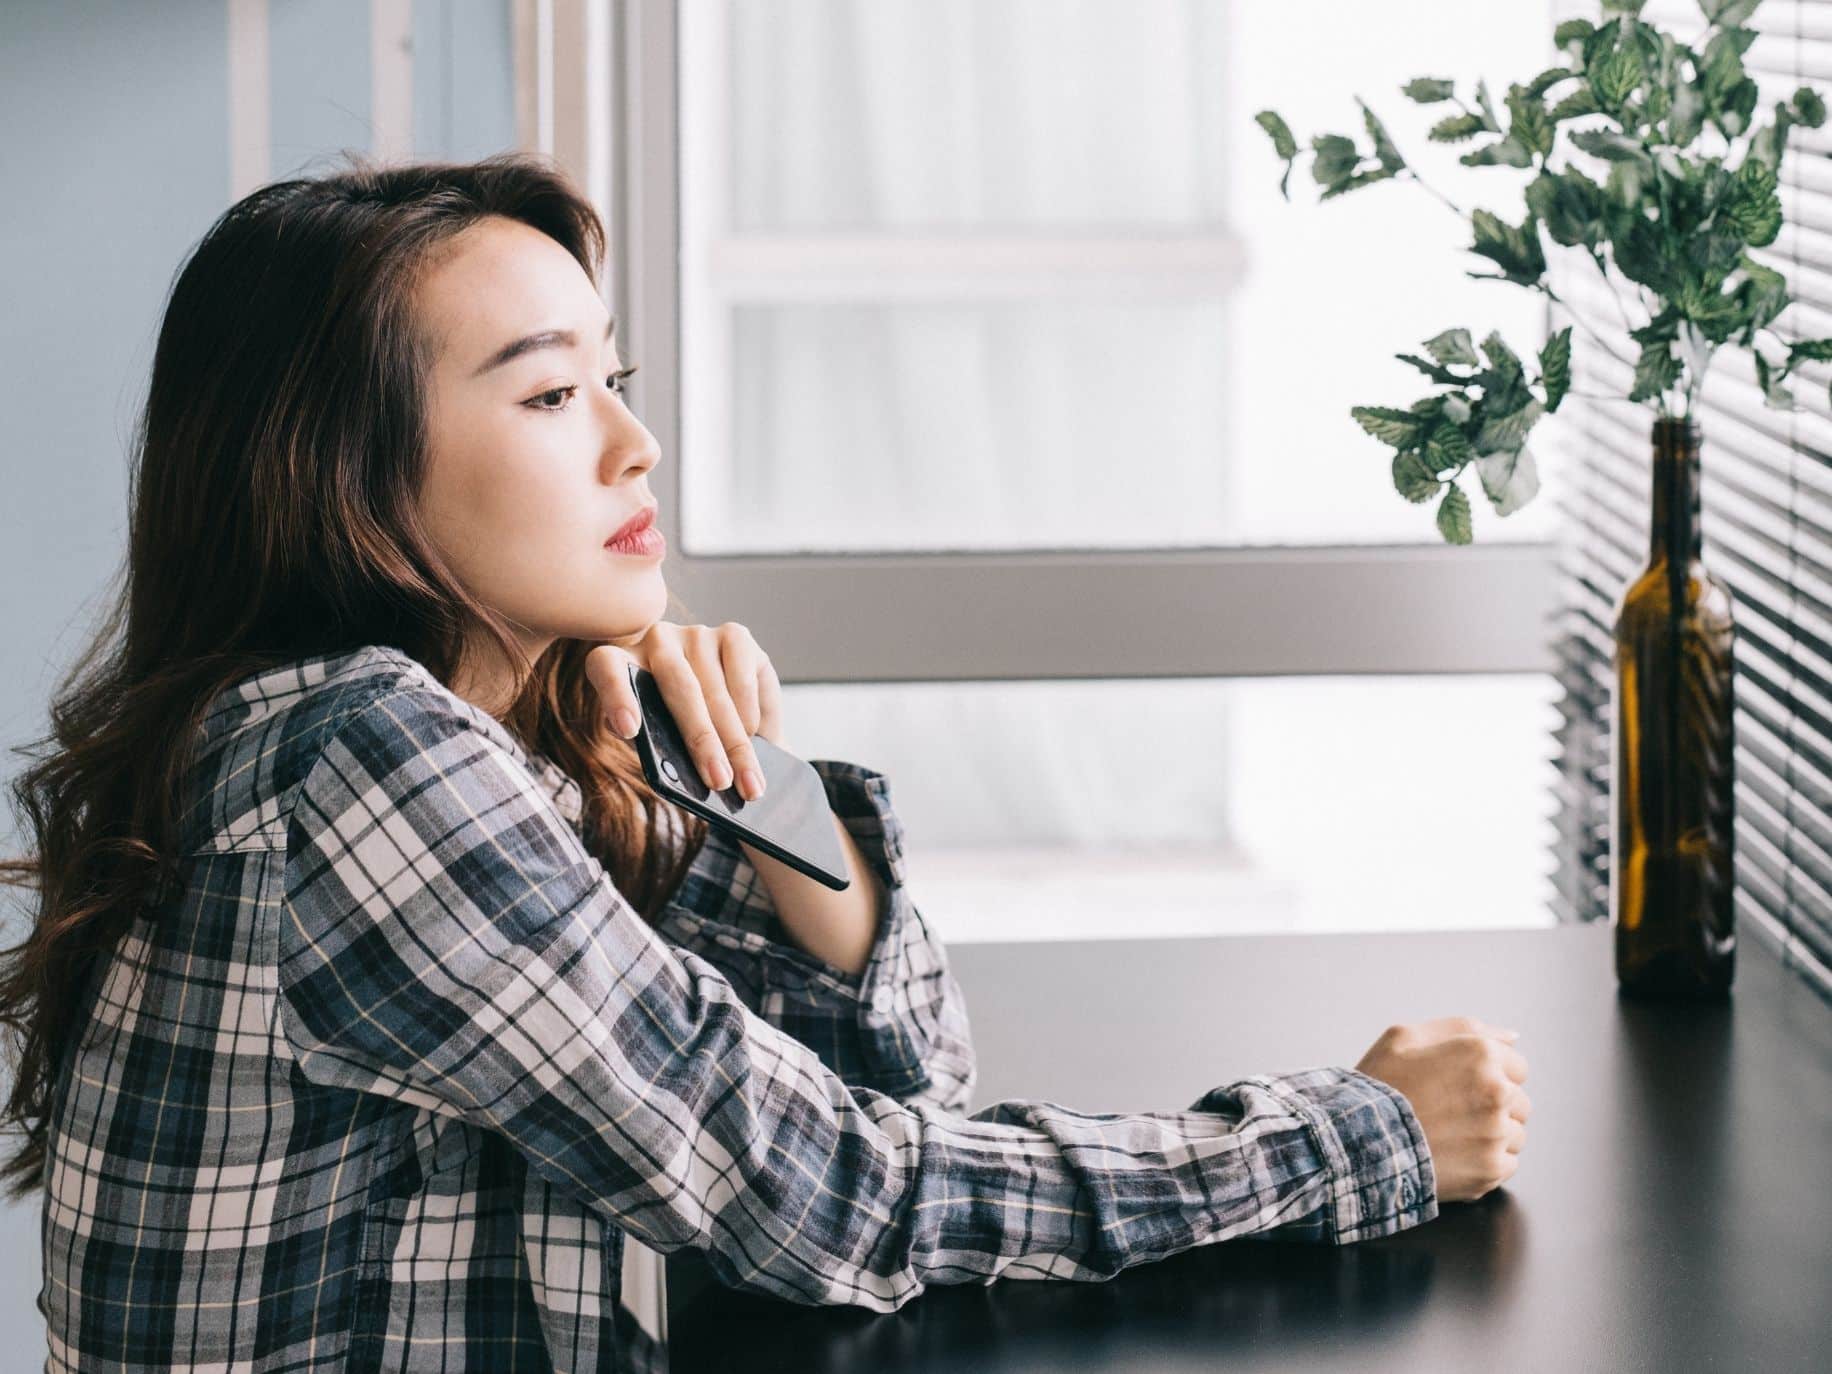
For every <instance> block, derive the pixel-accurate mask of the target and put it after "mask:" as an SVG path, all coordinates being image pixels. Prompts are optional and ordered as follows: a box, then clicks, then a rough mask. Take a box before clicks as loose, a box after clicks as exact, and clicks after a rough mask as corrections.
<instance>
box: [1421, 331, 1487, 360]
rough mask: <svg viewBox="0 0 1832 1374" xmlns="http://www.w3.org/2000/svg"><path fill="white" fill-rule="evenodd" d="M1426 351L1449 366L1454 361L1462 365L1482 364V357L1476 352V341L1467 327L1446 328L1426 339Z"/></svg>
mask: <svg viewBox="0 0 1832 1374" xmlns="http://www.w3.org/2000/svg"><path fill="white" fill-rule="evenodd" d="M1425 351H1426V352H1427V353H1429V354H1430V355H1431V356H1432V357H1434V358H1436V359H1437V360H1438V361H1439V362H1441V363H1444V364H1445V365H1447V366H1448V365H1450V364H1452V363H1455V364H1457V365H1458V366H1461V367H1480V366H1481V365H1482V359H1481V357H1479V356H1478V355H1477V353H1476V342H1475V340H1474V339H1472V338H1470V336H1469V331H1468V330H1467V329H1446V330H1445V331H1444V332H1443V333H1442V334H1438V335H1435V336H1434V337H1432V338H1429V339H1427V340H1425Z"/></svg>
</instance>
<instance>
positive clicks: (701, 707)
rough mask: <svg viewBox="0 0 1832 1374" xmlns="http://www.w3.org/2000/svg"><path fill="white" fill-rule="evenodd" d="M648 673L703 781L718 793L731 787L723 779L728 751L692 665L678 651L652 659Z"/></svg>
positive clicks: (727, 781)
mask: <svg viewBox="0 0 1832 1374" xmlns="http://www.w3.org/2000/svg"><path fill="white" fill-rule="evenodd" d="M649 671H650V672H651V673H653V674H655V681H656V684H657V685H658V686H659V687H660V688H661V693H662V701H663V702H664V703H665V704H666V705H667V707H668V714H669V715H670V716H672V717H673V718H674V724H675V726H676V728H677V729H679V730H680V732H681V742H682V743H683V744H685V745H686V746H687V752H688V753H689V754H691V755H692V756H693V761H694V767H695V768H697V769H698V770H699V773H700V780H701V781H702V782H704V783H705V784H706V785H707V786H708V787H710V788H712V789H713V790H715V791H722V790H724V789H725V788H726V787H729V786H730V785H731V783H730V780H729V779H728V778H726V777H725V776H724V772H725V750H724V748H723V747H722V746H721V744H720V742H719V731H718V727H717V726H715V725H714V724H713V720H712V713H711V712H710V711H708V710H707V706H706V696H705V692H704V691H703V689H702V688H701V686H700V677H699V674H698V673H697V672H695V671H694V667H693V664H692V663H691V662H689V661H688V659H687V658H686V657H685V656H684V655H683V654H682V653H680V652H679V651H678V650H677V651H671V652H668V653H666V654H661V655H657V656H656V657H655V658H653V659H651V660H650V662H649Z"/></svg>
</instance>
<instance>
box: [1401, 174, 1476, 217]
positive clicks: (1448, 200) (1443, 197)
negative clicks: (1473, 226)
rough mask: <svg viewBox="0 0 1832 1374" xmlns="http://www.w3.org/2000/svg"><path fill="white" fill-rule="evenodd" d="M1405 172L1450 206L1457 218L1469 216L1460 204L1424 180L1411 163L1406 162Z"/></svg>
mask: <svg viewBox="0 0 1832 1374" xmlns="http://www.w3.org/2000/svg"><path fill="white" fill-rule="evenodd" d="M1406 172H1407V174H1408V175H1409V176H1410V177H1411V178H1412V179H1413V180H1414V181H1416V182H1417V183H1418V184H1419V185H1420V186H1423V187H1424V188H1425V189H1426V190H1427V191H1429V192H1431V194H1432V195H1434V196H1436V197H1437V198H1438V199H1439V200H1441V201H1443V202H1444V203H1445V204H1446V205H1448V206H1449V207H1450V208H1451V210H1452V211H1454V212H1455V213H1456V215H1457V217H1458V218H1459V219H1468V218H1469V216H1468V215H1466V214H1465V213H1464V212H1463V207H1462V206H1460V205H1458V204H1457V202H1456V201H1454V200H1452V199H1451V198H1450V197H1449V196H1447V195H1445V194H1444V193H1443V192H1442V191H1440V190H1438V189H1437V188H1436V187H1435V186H1433V185H1431V183H1430V182H1428V181H1426V180H1425V178H1424V177H1422V176H1420V175H1419V174H1418V172H1417V170H1416V169H1414V167H1413V166H1412V164H1411V163H1407V164H1406Z"/></svg>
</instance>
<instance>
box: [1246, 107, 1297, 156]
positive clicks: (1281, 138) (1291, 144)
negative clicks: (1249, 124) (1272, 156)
mask: <svg viewBox="0 0 1832 1374" xmlns="http://www.w3.org/2000/svg"><path fill="white" fill-rule="evenodd" d="M1253 120H1254V123H1256V124H1258V125H1259V126H1260V128H1262V129H1264V130H1265V131H1266V133H1267V134H1268V135H1269V136H1270V137H1271V139H1272V151H1273V152H1275V153H1277V154H1278V155H1279V156H1280V157H1282V158H1284V159H1285V160H1286V161H1287V162H1290V161H1291V160H1292V159H1293V158H1294V157H1296V156H1297V155H1298V140H1297V139H1295V138H1293V137H1292V136H1291V126H1290V125H1288V124H1287V123H1286V122H1285V121H1284V120H1283V119H1281V118H1280V117H1279V115H1278V112H1277V111H1275V110H1261V111H1260V112H1259V113H1258V114H1256V115H1254V116H1253Z"/></svg>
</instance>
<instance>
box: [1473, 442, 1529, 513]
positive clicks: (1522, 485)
mask: <svg viewBox="0 0 1832 1374" xmlns="http://www.w3.org/2000/svg"><path fill="white" fill-rule="evenodd" d="M1476 475H1477V476H1478V477H1480V478H1481V479H1482V491H1483V494H1484V495H1485V496H1487V497H1488V499H1489V504H1490V505H1491V506H1493V507H1494V508H1495V514H1497V515H1512V514H1513V513H1514V512H1515V511H1517V510H1519V509H1520V508H1521V507H1522V506H1524V505H1526V504H1527V502H1529V501H1531V500H1532V499H1533V498H1534V496H1535V495H1537V494H1538V492H1539V464H1538V463H1537V462H1535V461H1534V458H1533V450H1531V449H1529V448H1525V447H1522V448H1518V449H1514V450H1512V451H1511V452H1506V453H1485V454H1483V455H1482V456H1481V457H1480V458H1478V459H1476Z"/></svg>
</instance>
